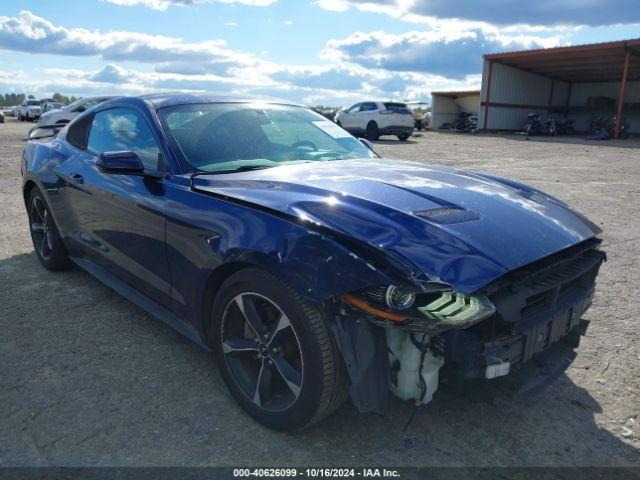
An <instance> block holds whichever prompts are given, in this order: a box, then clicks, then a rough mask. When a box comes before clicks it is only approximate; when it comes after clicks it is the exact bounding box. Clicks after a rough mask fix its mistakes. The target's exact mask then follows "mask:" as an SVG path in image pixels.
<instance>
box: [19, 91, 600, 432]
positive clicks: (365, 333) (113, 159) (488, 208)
mask: <svg viewBox="0 0 640 480" xmlns="http://www.w3.org/2000/svg"><path fill="white" fill-rule="evenodd" d="M30 138H31V140H30V141H29V142H27V144H26V146H25V149H24V159H23V163H22V173H23V178H24V200H25V205H26V208H27V212H28V215H29V225H30V229H31V235H32V238H33V243H34V247H35V251H36V254H37V256H38V258H39V260H40V261H41V262H42V264H43V265H44V266H45V267H46V268H48V269H51V270H59V269H62V268H65V267H67V266H68V265H69V264H70V263H71V262H73V263H75V264H76V265H79V266H80V267H82V268H83V269H85V270H86V271H87V272H89V273H90V274H92V275H94V276H95V277H97V278H98V279H100V280H101V281H103V282H104V283H106V284H107V285H109V286H110V287H112V288H113V289H115V290H116V291H118V292H119V293H121V294H122V295H124V296H125V297H126V298H128V299H129V300H131V301H133V302H135V303H136V304H137V305H139V306H140V307H142V308H143V309H145V310H146V311H147V312H149V313H150V314H152V315H154V316H156V317H158V318H160V319H162V320H163V321H165V322H167V323H168V324H169V325H171V326H172V327H174V328H175V329H177V330H178V331H180V332H181V333H182V334H184V335H186V336H187V337H189V338H190V339H192V340H193V341H195V342H197V343H199V344H200V345H202V346H204V347H205V348H208V349H211V350H212V351H213V353H214V354H215V356H216V358H217V361H218V364H219V366H220V369H221V371H222V374H223V377H224V379H225V381H226V383H227V385H228V387H229V389H230V390H231V392H232V394H233V395H234V397H235V398H236V399H237V400H238V402H239V403H240V405H241V406H242V407H243V408H244V409H245V410H246V411H247V412H248V413H249V414H250V415H252V416H253V417H254V418H255V419H257V420H258V421H260V422H262V423H264V424H266V425H268V426H270V427H272V428H276V429H295V428H301V427H304V426H307V425H310V424H312V423H314V422H316V421H318V420H320V419H322V418H323V417H325V416H326V415H328V414H330V413H331V412H332V411H333V410H335V409H336V408H337V407H338V406H339V405H340V404H341V402H342V401H343V400H344V399H345V397H346V396H347V395H348V394H349V395H350V396H351V398H352V400H353V402H354V404H355V405H356V406H357V407H358V408H359V409H360V410H362V411H375V412H383V411H384V410H385V408H386V406H387V402H388V397H389V392H391V393H393V394H394V395H396V396H398V397H400V398H402V399H406V400H412V401H415V402H418V403H428V402H429V401H430V400H431V399H432V397H433V394H434V392H435V390H436V389H437V388H438V386H439V385H441V384H443V383H446V384H448V385H451V386H452V387H454V388H461V386H464V384H465V382H466V381H467V380H469V379H479V378H484V379H492V378H496V377H500V376H504V375H507V374H509V373H510V372H511V371H513V370H517V369H520V367H521V365H523V364H527V361H528V360H529V359H531V358H532V357H533V356H534V355H538V354H540V353H541V352H542V351H544V350H547V348H548V347H550V346H551V345H552V344H554V343H557V342H560V341H562V342H563V343H566V344H571V345H573V346H576V345H577V344H576V343H575V342H576V340H577V338H579V336H580V333H581V332H582V331H583V328H584V325H585V322H584V321H582V320H581V317H582V314H583V313H584V311H585V310H586V309H587V308H588V306H589V305H590V303H591V299H592V296H593V292H594V285H595V278H596V275H597V273H598V269H599V268H600V265H601V263H602V262H603V260H604V253H603V252H602V251H600V250H599V249H598V245H599V243H600V240H599V239H598V238H597V234H598V233H599V232H600V231H599V229H598V228H597V227H596V226H595V225H594V224H592V223H591V222H590V221H589V220H587V219H586V218H585V217H583V216H582V215H580V214H579V213H577V212H576V211H575V210H573V209H572V208H570V207H569V206H568V205H566V204H565V203H563V202H561V201H559V200H557V199H555V198H553V197H550V196H548V195H546V194H544V193H542V192H540V191H538V190H535V189H533V188H530V187H527V186H525V185H521V184H518V183H515V182H512V181H509V180H505V179H502V178H498V177H493V176H490V175H485V174H479V173H472V172H466V171H461V170H456V169H453V168H447V167H440V166H433V165H425V164H421V163H413V162H407V161H396V160H389V159H383V158H380V157H379V156H378V155H376V154H375V153H374V152H373V151H372V150H371V149H370V148H369V146H368V145H366V144H365V143H362V142H360V141H358V140H357V139H355V138H354V137H352V136H350V135H349V134H348V133H346V132H345V131H344V130H342V129H341V128H340V127H338V126H337V125H335V124H333V123H331V122H329V121H328V120H326V119H324V118H323V117H321V116H320V115H317V114H316V113H314V112H312V111H310V110H308V109H305V108H302V107H298V106H293V105H287V104H283V103H269V102H267V103H265V102H261V101H255V100H251V99H242V98H233V97H226V96H224V97H222V96H221V97H214V96H195V95H182V94H172V95H151V96H143V97H138V98H120V99H114V100H110V101H108V102H105V103H103V104H101V105H99V106H97V107H95V108H93V109H91V110H89V111H87V112H85V113H84V114H83V115H81V116H80V117H78V118H77V119H75V120H74V121H73V122H71V123H70V124H69V125H68V126H66V127H64V128H63V129H62V130H61V131H60V132H57V131H55V130H54V129H50V130H47V129H46V128H39V129H37V130H35V131H34V132H32V134H31V135H30Z"/></svg>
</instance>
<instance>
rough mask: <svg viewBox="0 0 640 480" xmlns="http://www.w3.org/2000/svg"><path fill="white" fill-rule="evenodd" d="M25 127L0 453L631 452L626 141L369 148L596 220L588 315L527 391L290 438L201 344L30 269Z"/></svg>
mask: <svg viewBox="0 0 640 480" xmlns="http://www.w3.org/2000/svg"><path fill="white" fill-rule="evenodd" d="M28 127H29V125H26V124H20V123H18V122H14V121H12V120H9V121H8V123H6V124H4V125H2V124H0V201H1V203H0V204H1V205H2V208H1V209H0V225H1V227H0V304H1V305H2V309H1V310H0V365H1V370H0V465H4V466H7V465H43V466H44V465H65V466H80V465H92V466H96V465H145V466H155V465H158V466H163V465H190V466H191V465H227V466H229V465H232V466H238V465H247V464H261V465H273V466H284V465H316V466H317V465H328V464H331V465H347V464H358V465H369V464H375V465H398V466H414V465H432V466H433V465H437V466H444V465H474V466H503V465H517V466H529V465H531V466H533V465H547V466H551V465H561V466H578V465H580V466H582V465H590V466H605V465H606V466H609V465H617V466H622V465H630V464H635V465H640V333H639V327H640V323H639V317H640V308H639V305H640V297H639V295H640V294H639V290H638V285H639V284H640V235H639V232H640V215H639V210H640V209H639V207H640V201H639V198H640V143H638V142H633V141H620V142H615V143H614V142H609V143H607V142H602V143H600V144H598V143H589V144H586V143H585V142H583V141H581V140H579V139H576V140H573V139H567V140H557V139H535V140H531V141H525V140H526V139H525V138H522V137H517V136H513V135H503V136H462V135H455V134H438V133H427V134H423V135H422V136H420V137H413V138H412V139H411V140H410V141H409V142H405V143H402V144H401V143H399V142H397V141H395V140H392V139H390V140H389V141H381V142H377V144H376V146H375V148H376V149H377V150H378V151H379V152H380V153H382V154H384V155H385V156H389V157H397V158H402V159H414V160H419V161H426V162H431V163H443V164H447V165H455V166H457V167H463V168H470V169H473V170H481V171H486V172H491V173H496V174H500V175H503V176H507V177H510V178H513V179H515V180H519V181H522V182H525V183H529V184H532V185H534V186H536V187H539V188H541V189H543V190H545V191H547V192H549V193H551V194H553V195H556V196H558V197H560V198H562V199H564V200H566V201H568V202H570V203H571V204H573V205H574V206H575V207H577V208H578V209H579V210H581V211H582V212H583V213H585V214H586V215H588V216H589V217H590V218H591V219H592V220H594V221H595V222H596V223H598V224H599V225H601V226H602V227H603V229H604V231H605V236H604V248H605V249H606V250H607V252H608V255H609V261H608V263H606V264H605V266H604V267H603V270H602V273H601V276H600V281H599V285H598V293H597V295H596V301H595V303H594V305H593V307H592V309H591V310H590V311H589V312H588V313H587V315H586V318H587V319H588V320H591V327H590V329H589V331H588V333H587V337H585V338H584V339H583V341H582V344H581V346H580V348H579V351H578V357H577V359H576V361H575V362H574V364H573V366H572V367H571V368H570V369H569V370H568V371H567V373H566V375H563V376H561V377H560V378H559V379H558V380H557V381H556V383H554V384H553V385H552V386H551V387H549V388H548V389H547V390H546V391H545V392H544V393H543V394H540V395H537V396H535V397H533V398H529V399H524V400H523V399H512V398H510V397H508V396H506V395H503V394H501V393H499V392H496V394H495V395H494V397H493V398H492V399H490V400H485V401H471V400H469V399H466V398H462V397H459V396H456V395H454V394H451V393H447V392H445V391H440V392H438V394H437V395H436V398H435V400H434V402H433V403H432V404H430V405H428V406H426V407H423V408H422V409H420V410H419V411H418V412H417V413H416V415H415V418H414V419H413V422H412V423H411V424H410V426H409V427H408V429H407V430H406V432H403V428H404V426H405V424H406V423H407V420H408V418H409V416H410V413H411V411H412V407H411V406H410V405H407V404H403V403H401V402H399V401H394V402H393V404H392V408H391V411H390V412H389V414H388V415H387V416H385V417H381V416H374V415H361V414H358V413H357V412H356V411H355V409H354V407H353V406H352V405H351V404H349V403H347V404H345V405H344V406H343V407H342V408H341V409H340V410H339V411H338V412H337V414H335V415H333V416H332V417H331V418H329V419H328V420H326V421H325V422H323V423H321V424H320V425H318V426H316V427H314V428H313V429H311V430H307V431H304V432H301V433H295V434H281V433H276V432H272V431H269V430H266V429H264V428H262V427H260V426H259V425H257V424H256V423H255V422H253V421H252V420H250V419H249V418H248V417H247V416H245V415H244V414H243V413H242V412H241V411H240V409H239V408H238V407H237V406H236V404H235V402H234V401H233V399H232V398H231V397H230V395H229V394H228V393H227V390H226V388H225V387H224V385H223V383H222V381H221V378H220V375H219V373H218V371H217V369H216V366H215V364H214V362H213V360H212V359H211V358H210V356H209V355H208V354H207V353H206V352H204V351H202V350H200V349H199V348H198V347H196V346H194V345H192V344H191V343H189V342H188V341H187V340H184V339H183V338H182V337H180V336H179V335H178V334H177V333H174V332H173V331H172V330H170V329H169V328H168V327H166V326H164V325H163V324H162V323H160V322H158V321H155V320H154V319H152V318H149V317H148V316H147V315H146V314H145V313H143V312H142V311H141V310H139V309H138V308H136V307H135V306H133V305H132V304H130V303H129V302H127V301H125V300H123V299H122V298H120V297H119V296H118V295H117V294H115V293H114V292H112V291H111V290H109V289H108V288H106V287H104V286H102V285H101V284H99V283H98V282H97V281H95V280H93V279H92V278H91V277H89V276H88V275H87V274H85V273H83V272H81V271H78V270H75V271H69V272H65V273H61V274H53V273H50V272H47V271H45V270H44V269H43V268H41V267H40V265H39V264H38V262H37V260H36V258H35V256H34V254H33V252H32V246H31V241H30V237H29V233H28V230H27V223H26V215H25V212H24V207H23V205H22V201H21V198H20V171H19V161H20V158H21V152H22V143H23V142H22V139H23V138H24V136H25V134H26V131H27V129H28Z"/></svg>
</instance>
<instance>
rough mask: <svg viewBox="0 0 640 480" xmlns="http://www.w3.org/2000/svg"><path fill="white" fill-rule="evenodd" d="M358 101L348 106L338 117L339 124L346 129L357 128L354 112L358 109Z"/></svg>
mask: <svg viewBox="0 0 640 480" xmlns="http://www.w3.org/2000/svg"><path fill="white" fill-rule="evenodd" d="M360 105H362V104H360V103H356V104H355V105H352V106H351V107H350V108H348V109H347V110H346V111H345V112H344V113H343V114H342V116H341V117H340V125H341V126H342V128H344V129H345V130H348V131H354V130H355V129H357V128H358V125H357V117H356V113H357V112H359V111H360Z"/></svg>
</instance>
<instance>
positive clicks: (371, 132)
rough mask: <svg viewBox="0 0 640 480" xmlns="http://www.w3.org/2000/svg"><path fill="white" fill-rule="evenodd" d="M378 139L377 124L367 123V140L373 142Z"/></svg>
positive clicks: (378, 130)
mask: <svg viewBox="0 0 640 480" xmlns="http://www.w3.org/2000/svg"><path fill="white" fill-rule="evenodd" d="M379 138H380V129H378V124H377V123H376V122H369V125H367V140H369V141H370V142H375V141H376V140H378V139H379Z"/></svg>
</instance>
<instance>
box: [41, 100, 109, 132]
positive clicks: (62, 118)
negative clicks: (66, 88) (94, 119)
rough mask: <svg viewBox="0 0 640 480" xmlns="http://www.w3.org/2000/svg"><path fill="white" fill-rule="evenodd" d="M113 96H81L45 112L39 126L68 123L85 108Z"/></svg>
mask: <svg viewBox="0 0 640 480" xmlns="http://www.w3.org/2000/svg"><path fill="white" fill-rule="evenodd" d="M112 98H116V97H114V96H102V97H86V98H81V99H80V100H77V101H75V102H73V103H70V104H69V105H66V106H63V107H62V108H59V109H55V110H51V111H48V112H46V113H43V114H42V117H41V118H40V121H39V122H38V126H42V125H55V124H61V123H68V122H70V121H71V120H73V119H74V118H76V117H77V116H78V115H80V114H81V113H82V112H84V111H85V110H89V109H90V108H91V107H94V106H96V105H98V104H100V103H102V102H105V101H107V100H110V99H112Z"/></svg>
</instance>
